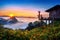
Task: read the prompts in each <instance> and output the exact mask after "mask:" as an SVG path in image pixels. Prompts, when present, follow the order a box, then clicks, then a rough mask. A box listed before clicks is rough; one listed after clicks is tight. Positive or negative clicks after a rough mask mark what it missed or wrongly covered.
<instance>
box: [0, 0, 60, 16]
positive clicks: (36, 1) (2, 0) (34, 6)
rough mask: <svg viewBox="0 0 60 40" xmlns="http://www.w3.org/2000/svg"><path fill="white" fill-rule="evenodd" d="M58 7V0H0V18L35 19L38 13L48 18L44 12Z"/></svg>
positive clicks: (59, 1)
mask: <svg viewBox="0 0 60 40" xmlns="http://www.w3.org/2000/svg"><path fill="white" fill-rule="evenodd" d="M55 5H60V0H0V16H1V15H10V14H13V15H15V16H27V17H37V15H38V11H41V14H42V15H43V16H48V13H47V12H45V10H47V9H49V8H51V7H53V6H55Z"/></svg>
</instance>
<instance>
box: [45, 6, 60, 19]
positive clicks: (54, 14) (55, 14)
mask: <svg viewBox="0 0 60 40" xmlns="http://www.w3.org/2000/svg"><path fill="white" fill-rule="evenodd" d="M46 12H48V13H49V18H51V19H53V18H54V20H60V5H56V6H54V7H52V8H50V9H48V10H46Z"/></svg>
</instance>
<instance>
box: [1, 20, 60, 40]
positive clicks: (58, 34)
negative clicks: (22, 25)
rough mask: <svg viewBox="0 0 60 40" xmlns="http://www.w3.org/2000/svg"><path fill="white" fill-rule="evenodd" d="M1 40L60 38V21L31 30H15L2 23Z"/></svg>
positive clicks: (53, 39) (50, 39)
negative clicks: (5, 26)
mask: <svg viewBox="0 0 60 40" xmlns="http://www.w3.org/2000/svg"><path fill="white" fill-rule="evenodd" d="M30 24H32V23H30ZM51 25H52V24H51ZM0 40H60V25H59V22H57V21H55V22H54V27H53V26H52V27H50V26H49V25H48V26H47V27H46V26H42V27H37V28H34V29H32V30H30V31H28V30H23V31H22V30H20V29H18V30H13V29H8V28H4V27H3V26H2V25H0Z"/></svg>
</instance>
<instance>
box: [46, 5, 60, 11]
mask: <svg viewBox="0 0 60 40" xmlns="http://www.w3.org/2000/svg"><path fill="white" fill-rule="evenodd" d="M57 9H60V5H56V6H54V7H52V8H50V9H48V10H46V12H50V11H53V10H57Z"/></svg>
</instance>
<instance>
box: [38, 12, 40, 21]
mask: <svg viewBox="0 0 60 40" xmlns="http://www.w3.org/2000/svg"><path fill="white" fill-rule="evenodd" d="M38 13H39V14H38V20H40V11H38Z"/></svg>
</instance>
